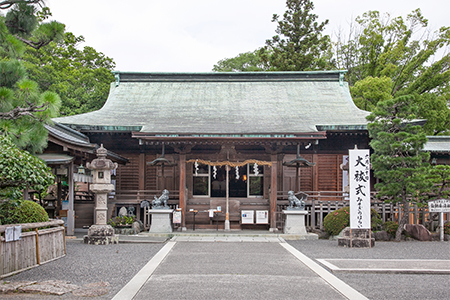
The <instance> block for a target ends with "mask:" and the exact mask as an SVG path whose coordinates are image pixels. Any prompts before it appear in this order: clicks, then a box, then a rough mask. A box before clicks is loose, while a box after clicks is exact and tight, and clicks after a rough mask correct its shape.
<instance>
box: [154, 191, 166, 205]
mask: <svg viewBox="0 0 450 300" xmlns="http://www.w3.org/2000/svg"><path fill="white" fill-rule="evenodd" d="M168 200H169V191H168V190H163V192H162V195H161V196H160V197H159V198H156V196H155V200H152V207H153V209H169V206H168V205H167V201H168Z"/></svg>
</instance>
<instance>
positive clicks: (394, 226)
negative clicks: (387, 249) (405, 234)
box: [383, 221, 398, 237]
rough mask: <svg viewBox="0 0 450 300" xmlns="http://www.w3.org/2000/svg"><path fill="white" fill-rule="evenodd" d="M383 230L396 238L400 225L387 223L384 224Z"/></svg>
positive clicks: (392, 222)
mask: <svg viewBox="0 0 450 300" xmlns="http://www.w3.org/2000/svg"><path fill="white" fill-rule="evenodd" d="M383 229H384V230H385V231H386V232H387V233H389V234H390V235H391V236H392V237H395V233H396V232H397V229H398V224H397V223H396V222H394V221H387V222H386V223H384V224H383Z"/></svg>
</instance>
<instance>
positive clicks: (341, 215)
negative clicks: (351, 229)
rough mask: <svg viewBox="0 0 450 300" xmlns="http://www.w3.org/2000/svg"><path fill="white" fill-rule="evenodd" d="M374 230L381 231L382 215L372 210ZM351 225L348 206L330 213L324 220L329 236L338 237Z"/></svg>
mask: <svg viewBox="0 0 450 300" xmlns="http://www.w3.org/2000/svg"><path fill="white" fill-rule="evenodd" d="M370 216H371V227H372V230H379V229H381V224H382V223H383V222H382V221H381V218H380V215H379V214H378V213H377V212H376V210H374V209H373V208H372V209H371V210H370ZM349 225H350V207H349V206H346V207H343V208H340V209H338V210H335V211H333V212H331V213H329V214H328V215H327V216H326V217H325V219H324V220H323V226H324V228H325V231H326V232H327V233H328V234H329V235H338V234H339V233H340V232H341V231H342V230H343V229H344V228H345V227H347V226H349Z"/></svg>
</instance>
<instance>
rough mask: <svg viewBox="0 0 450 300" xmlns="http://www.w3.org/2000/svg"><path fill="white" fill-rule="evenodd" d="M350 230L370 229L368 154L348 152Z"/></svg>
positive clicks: (356, 151)
mask: <svg viewBox="0 0 450 300" xmlns="http://www.w3.org/2000/svg"><path fill="white" fill-rule="evenodd" d="M349 186H350V193H349V194H350V228H356V229H370V153H369V150H357V149H355V150H350V151H349Z"/></svg>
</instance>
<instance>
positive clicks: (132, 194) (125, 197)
mask: <svg viewBox="0 0 450 300" xmlns="http://www.w3.org/2000/svg"><path fill="white" fill-rule="evenodd" d="M161 194H162V190H121V191H117V192H116V193H115V195H114V202H117V203H136V202H138V203H140V202H141V201H144V200H147V201H151V200H153V199H154V197H155V196H156V197H159V196H161ZM179 196H180V194H179V192H178V191H169V201H170V202H174V201H178V199H179Z"/></svg>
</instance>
